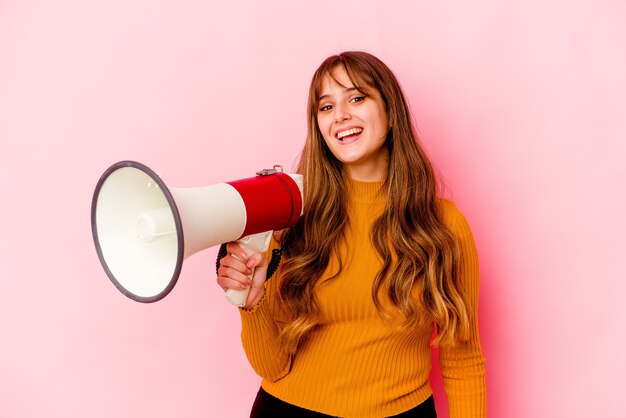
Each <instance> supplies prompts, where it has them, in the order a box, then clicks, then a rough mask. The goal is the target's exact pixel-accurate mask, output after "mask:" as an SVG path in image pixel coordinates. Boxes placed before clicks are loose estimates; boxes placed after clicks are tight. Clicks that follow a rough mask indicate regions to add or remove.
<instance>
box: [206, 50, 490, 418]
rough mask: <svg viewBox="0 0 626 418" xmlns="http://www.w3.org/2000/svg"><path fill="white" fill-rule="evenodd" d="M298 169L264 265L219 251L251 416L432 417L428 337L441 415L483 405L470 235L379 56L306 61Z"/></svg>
mask: <svg viewBox="0 0 626 418" xmlns="http://www.w3.org/2000/svg"><path fill="white" fill-rule="evenodd" d="M298 172H299V173H301V174H303V175H304V203H305V209H304V214H303V216H302V217H301V219H300V220H299V221H298V223H297V224H296V225H294V226H293V227H291V228H289V229H288V230H284V231H280V232H278V233H277V234H276V236H275V240H274V241H275V242H274V244H273V246H274V248H279V249H280V250H281V251H282V260H281V262H280V266H279V268H278V270H277V272H276V274H275V275H274V277H272V278H271V280H267V281H266V276H267V266H268V263H269V262H268V257H267V256H266V255H264V254H255V255H253V256H251V257H249V258H247V259H246V257H245V255H244V254H242V252H241V249H240V248H239V247H238V246H237V244H235V243H229V244H228V245H227V255H226V256H225V257H223V258H222V259H221V260H220V262H219V268H218V277H217V281H218V284H219V285H220V286H222V288H224V289H229V288H233V289H237V290H240V289H243V288H246V287H247V286H251V290H250V293H249V296H248V300H247V304H246V307H245V308H242V309H241V318H242V340H243V345H244V349H245V352H246V354H247V356H248V359H249V361H250V363H251V365H252V367H253V368H254V369H255V371H256V372H257V373H258V374H259V375H260V376H261V377H263V382H262V387H261V389H260V391H259V393H258V395H257V398H256V401H255V403H254V406H253V409H252V414H251V417H253V418H256V417H299V416H303V417H308V416H311V417H315V416H340V417H389V416H401V417H435V416H436V413H435V410H434V403H433V399H432V389H431V387H430V385H429V383H428V378H429V373H430V369H431V352H430V348H431V345H436V346H438V347H439V352H440V363H441V370H442V374H443V380H444V385H445V390H446V393H447V397H448V401H449V409H450V416H451V417H453V418H455V417H457V418H458V417H464V418H466V417H484V416H486V395H485V378H484V376H485V370H484V358H483V356H482V352H481V347H480V341H479V336H478V321H477V308H478V288H479V274H478V261H477V255H476V249H475V246H474V242H473V238H472V234H471V231H470V229H469V227H468V225H467V222H466V221H465V218H464V217H463V215H462V214H461V212H459V210H458V209H457V208H456V207H455V205H454V204H453V203H452V202H450V201H448V200H445V199H442V198H439V197H438V196H437V182H436V179H435V176H434V173H433V169H432V166H431V164H430V162H429V160H428V158H427V156H426V155H425V153H424V151H423V150H422V149H421V148H420V146H419V144H418V141H417V134H416V132H415V129H414V127H413V124H412V121H411V116H410V114H409V110H408V107H407V103H406V100H405V98H404V95H403V93H402V91H401V89H400V86H399V84H398V82H397V80H396V78H395V76H394V75H393V73H392V72H391V71H390V70H389V68H387V66H386V65H385V64H384V63H382V62H381V61H380V60H379V59H378V58H376V57H374V56H372V55H370V54H368V53H365V52H344V53H342V54H339V55H336V56H332V57H329V58H327V59H326V60H325V61H324V62H323V63H322V64H321V66H320V67H319V68H318V69H317V71H316V72H315V74H314V76H313V80H312V82H311V87H310V91H309V101H308V136H307V140H306V144H305V146H304V150H303V152H302V155H301V159H300V164H299V167H298ZM268 254H269V253H268ZM252 269H254V275H253V278H252V280H249V279H248V275H249V274H251V272H252ZM433 328H436V330H437V336H436V338H435V339H434V341H432V338H431V337H432V335H433Z"/></svg>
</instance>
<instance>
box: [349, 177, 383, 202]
mask: <svg viewBox="0 0 626 418" xmlns="http://www.w3.org/2000/svg"><path fill="white" fill-rule="evenodd" d="M384 184H385V182H384V181H359V180H354V179H350V178H349V179H348V180H347V186H348V187H347V188H348V195H349V200H350V201H352V202H356V203H373V202H382V201H384V200H385V193H384V192H385V191H384V189H383V185H384Z"/></svg>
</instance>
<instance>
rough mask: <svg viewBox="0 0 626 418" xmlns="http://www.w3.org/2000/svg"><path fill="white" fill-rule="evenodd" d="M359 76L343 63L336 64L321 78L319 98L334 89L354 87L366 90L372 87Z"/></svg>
mask: <svg viewBox="0 0 626 418" xmlns="http://www.w3.org/2000/svg"><path fill="white" fill-rule="evenodd" d="M362 78H363V77H359V75H358V74H348V71H347V70H346V68H345V67H344V66H343V65H336V66H334V67H333V68H331V69H329V70H328V71H326V72H325V73H324V74H323V75H322V77H321V78H320V83H319V86H318V88H317V93H318V94H317V97H318V99H319V98H320V97H322V96H325V95H327V94H329V93H330V91H331V90H332V89H336V88H339V89H342V90H347V89H354V88H356V89H357V90H359V91H362V92H365V91H367V90H369V89H371V88H372V86H371V85H369V83H367V82H366V81H365V80H363V79H362Z"/></svg>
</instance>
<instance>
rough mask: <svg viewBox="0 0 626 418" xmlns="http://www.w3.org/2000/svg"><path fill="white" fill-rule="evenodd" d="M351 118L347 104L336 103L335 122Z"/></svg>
mask: <svg viewBox="0 0 626 418" xmlns="http://www.w3.org/2000/svg"><path fill="white" fill-rule="evenodd" d="M347 119H350V113H349V112H348V109H346V107H345V105H335V122H342V121H344V120H347Z"/></svg>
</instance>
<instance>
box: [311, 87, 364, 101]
mask: <svg viewBox="0 0 626 418" xmlns="http://www.w3.org/2000/svg"><path fill="white" fill-rule="evenodd" d="M353 91H358V92H360V91H361V90H360V89H359V88H358V87H347V88H345V89H344V90H343V92H344V93H352V92H353ZM331 96H332V94H324V95H322V96H320V97H318V99H317V101H318V102H319V101H322V100H324V99H327V98H329V97H331Z"/></svg>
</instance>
